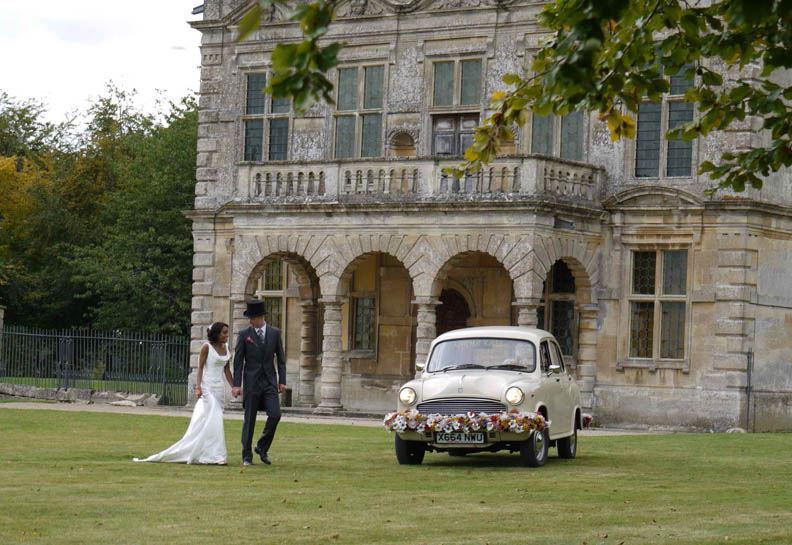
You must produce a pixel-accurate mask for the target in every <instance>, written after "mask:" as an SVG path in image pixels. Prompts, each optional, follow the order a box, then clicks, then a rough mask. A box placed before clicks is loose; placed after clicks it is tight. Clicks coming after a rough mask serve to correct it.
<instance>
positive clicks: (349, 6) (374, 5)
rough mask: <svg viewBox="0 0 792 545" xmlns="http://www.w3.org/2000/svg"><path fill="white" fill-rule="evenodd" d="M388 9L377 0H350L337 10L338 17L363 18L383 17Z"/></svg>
mask: <svg viewBox="0 0 792 545" xmlns="http://www.w3.org/2000/svg"><path fill="white" fill-rule="evenodd" d="M385 11H386V9H385V6H383V5H382V4H381V3H379V2H378V1H377V0H349V2H344V3H343V4H341V5H340V6H338V8H336V17H361V16H363V15H382V14H383V13H385Z"/></svg>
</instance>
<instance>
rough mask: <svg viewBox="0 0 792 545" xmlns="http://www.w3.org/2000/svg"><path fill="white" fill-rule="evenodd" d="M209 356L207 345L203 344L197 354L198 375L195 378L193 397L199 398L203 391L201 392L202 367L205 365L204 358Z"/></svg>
mask: <svg viewBox="0 0 792 545" xmlns="http://www.w3.org/2000/svg"><path fill="white" fill-rule="evenodd" d="M208 354H209V345H208V344H205V345H203V346H202V347H201V353H200V354H198V375H197V376H196V378H195V382H196V383H195V397H201V396H202V395H203V390H201V383H202V381H203V371H204V365H206V356H207V355H208Z"/></svg>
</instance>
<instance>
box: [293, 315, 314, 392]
mask: <svg viewBox="0 0 792 545" xmlns="http://www.w3.org/2000/svg"><path fill="white" fill-rule="evenodd" d="M300 307H302V322H301V325H300V384H299V385H298V391H297V405H298V406H300V407H313V406H314V405H316V403H315V400H314V378H315V377H316V303H315V302H314V301H313V300H311V299H305V300H302V301H300Z"/></svg>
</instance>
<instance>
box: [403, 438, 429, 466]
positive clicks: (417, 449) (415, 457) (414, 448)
mask: <svg viewBox="0 0 792 545" xmlns="http://www.w3.org/2000/svg"><path fill="white" fill-rule="evenodd" d="M395 447H396V460H398V461H399V463H400V464H401V465H419V464H420V463H421V462H423V459H424V454H426V445H424V444H423V443H421V442H420V441H405V440H404V439H402V438H401V437H399V436H398V435H397V436H396V440H395Z"/></svg>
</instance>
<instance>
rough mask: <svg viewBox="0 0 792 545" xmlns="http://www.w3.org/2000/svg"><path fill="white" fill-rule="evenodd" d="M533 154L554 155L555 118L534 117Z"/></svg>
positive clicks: (532, 133)
mask: <svg viewBox="0 0 792 545" xmlns="http://www.w3.org/2000/svg"><path fill="white" fill-rule="evenodd" d="M531 153H541V154H544V155H552V153H553V116H552V115H536V114H534V115H533V126H532V128H531Z"/></svg>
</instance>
